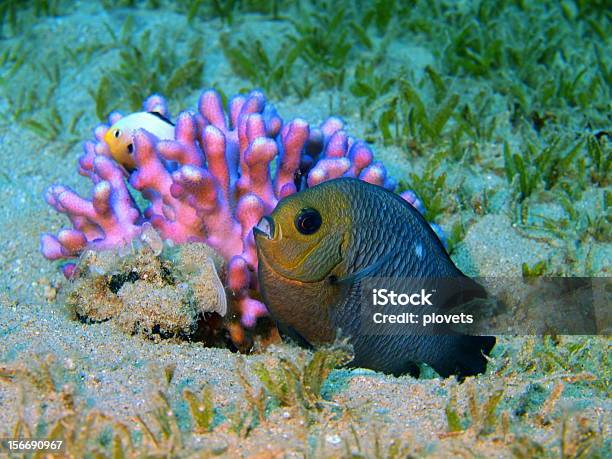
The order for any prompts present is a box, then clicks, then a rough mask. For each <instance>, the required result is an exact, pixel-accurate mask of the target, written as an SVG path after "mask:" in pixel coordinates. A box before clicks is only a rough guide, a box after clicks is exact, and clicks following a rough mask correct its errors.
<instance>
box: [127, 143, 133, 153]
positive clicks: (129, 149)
mask: <svg viewBox="0 0 612 459" xmlns="http://www.w3.org/2000/svg"><path fill="white" fill-rule="evenodd" d="M127 149H128V151H129V152H130V153H134V144H133V143H130V144H129V145H128V146H127Z"/></svg>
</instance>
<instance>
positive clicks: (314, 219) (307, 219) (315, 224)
mask: <svg viewBox="0 0 612 459" xmlns="http://www.w3.org/2000/svg"><path fill="white" fill-rule="evenodd" d="M321 223H323V220H322V218H321V214H320V213H319V212H318V211H317V210H315V209H312V208H306V209H302V210H300V212H299V213H298V214H297V216H296V217H295V227H296V229H297V230H298V231H299V232H300V233H302V234H313V233H316V232H317V231H318V229H319V228H320V227H321Z"/></svg>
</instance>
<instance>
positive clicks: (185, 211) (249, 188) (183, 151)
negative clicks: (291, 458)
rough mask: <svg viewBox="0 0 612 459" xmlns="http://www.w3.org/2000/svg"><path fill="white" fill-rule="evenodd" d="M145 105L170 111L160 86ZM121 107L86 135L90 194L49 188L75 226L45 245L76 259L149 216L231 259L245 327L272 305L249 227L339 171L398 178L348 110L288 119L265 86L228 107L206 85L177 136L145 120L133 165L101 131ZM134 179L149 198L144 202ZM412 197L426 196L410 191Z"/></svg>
mask: <svg viewBox="0 0 612 459" xmlns="http://www.w3.org/2000/svg"><path fill="white" fill-rule="evenodd" d="M144 109H145V110H146V111H157V112H159V113H161V114H163V115H164V116H168V115H169V114H168V109H167V104H166V102H165V100H164V99H163V98H162V97H161V96H159V95H153V96H151V97H149V98H148V99H147V101H145V103H144ZM120 117H121V115H120V114H118V113H112V114H111V115H110V117H109V125H100V126H98V127H97V128H96V129H95V131H94V134H95V138H96V140H94V141H89V142H86V143H85V145H84V154H83V155H82V156H81V158H80V160H79V172H80V173H81V174H82V175H85V176H88V177H89V178H90V179H91V180H92V182H93V183H94V189H93V197H92V199H91V200H90V201H89V200H85V199H83V198H81V197H79V196H78V195H77V194H76V193H75V192H74V191H72V190H70V189H69V188H67V187H64V186H61V185H55V186H52V187H50V188H49V190H48V192H47V196H46V198H47V202H48V203H49V204H50V205H51V206H53V207H54V208H55V209H56V210H57V211H59V212H62V213H65V214H66V215H67V216H68V217H69V219H70V221H71V222H72V225H73V228H71V229H64V230H62V231H60V232H59V233H58V235H57V236H54V235H51V234H43V236H42V238H41V250H42V253H43V255H44V256H45V257H46V258H48V259H51V260H56V259H70V258H74V257H77V256H78V255H79V254H80V253H81V252H82V251H83V250H85V249H94V250H104V249H109V248H115V247H121V246H126V245H129V244H131V243H132V241H133V240H134V239H135V238H137V237H139V235H140V234H141V233H142V231H143V228H144V225H148V224H150V225H152V226H153V227H154V228H155V229H156V230H157V231H158V232H159V233H160V234H161V236H162V237H163V238H164V239H166V240H170V241H172V242H174V243H185V242H189V241H203V242H205V243H207V244H209V245H210V246H211V247H213V248H215V249H216V250H217V251H218V252H219V253H220V254H221V255H222V256H223V257H224V258H225V259H226V260H227V269H226V273H225V283H226V285H227V286H228V288H229V290H230V291H231V294H232V296H233V299H234V304H235V305H237V308H238V311H239V313H240V317H241V322H242V324H243V325H245V326H247V327H251V326H253V325H254V324H255V322H256V320H257V318H258V317H260V316H262V315H265V314H266V308H265V306H264V305H263V304H262V303H261V302H259V301H258V300H257V299H255V298H253V297H252V296H251V292H253V291H256V290H257V277H256V275H255V273H256V271H257V256H256V250H255V244H254V240H253V233H252V229H253V226H255V225H256V224H257V222H258V221H259V219H260V218H261V217H262V216H263V215H265V214H267V213H269V212H271V211H272V210H273V209H274V207H275V206H276V203H277V202H278V200H279V199H281V198H282V197H284V196H287V195H290V194H292V193H295V192H296V191H299V190H301V189H304V188H306V187H309V186H314V185H316V184H317V183H320V182H323V181H326V180H330V179H334V178H337V177H341V176H349V177H358V178H361V179H363V180H365V181H368V182H370V183H374V184H378V185H381V186H385V187H386V188H388V189H393V188H395V183H394V182H393V180H392V179H391V178H390V177H388V176H387V173H386V170H385V168H384V166H383V165H382V164H381V163H379V162H374V161H373V155H372V151H371V150H370V148H369V147H368V146H367V145H366V144H365V143H364V142H362V141H360V140H356V139H354V138H353V137H351V136H349V135H348V134H347V133H346V131H345V130H344V123H343V122H342V120H341V119H339V118H337V117H331V118H329V119H328V120H327V121H325V122H324V123H323V124H322V125H321V126H319V127H312V126H309V124H308V123H307V122H306V121H304V120H302V119H294V120H293V121H290V122H289V123H286V124H283V121H282V120H281V118H280V117H279V116H278V114H277V113H276V110H275V109H274V107H273V106H272V105H270V104H269V103H267V102H266V99H265V97H264V95H263V94H262V93H261V92H259V91H253V92H251V93H250V94H248V95H238V96H236V97H234V98H233V99H232V100H231V101H230V102H229V104H228V112H227V114H226V113H225V112H224V110H223V107H222V103H221V97H220V96H219V94H218V93H217V92H216V91H214V90H209V91H205V92H203V93H202V95H201V96H200V99H199V102H198V111H197V112H195V113H194V112H189V111H184V112H182V113H180V114H179V115H178V117H177V119H176V127H175V139H174V140H159V139H157V138H156V137H155V136H154V135H152V134H151V133H149V132H147V131H146V130H144V129H139V130H138V131H136V133H135V134H134V139H133V143H134V152H133V155H134V160H135V162H136V165H137V167H136V169H135V170H134V171H133V172H131V173H128V172H127V171H126V170H125V169H124V168H123V167H122V166H120V165H119V164H118V163H116V162H115V161H114V160H113V159H112V158H111V157H110V154H109V150H108V147H107V145H106V144H105V143H104V141H103V140H102V139H103V137H104V134H105V133H106V131H107V130H108V128H109V127H110V125H112V124H114V123H115V122H116V121H117V120H118V119H120ZM128 183H129V185H131V187H133V188H134V189H136V190H138V191H139V192H140V193H141V194H142V196H143V197H144V198H145V199H146V200H147V201H148V202H149V206H148V207H147V208H146V209H144V211H141V210H140V209H139V208H138V206H137V205H136V202H135V200H134V199H133V197H132V195H131V194H130V190H129V187H128V185H127V184H128ZM406 198H407V200H408V201H409V202H414V203H417V202H420V201H418V198H417V197H416V196H413V195H410V194H408V195H406ZM415 200H416V201H415ZM415 207H417V208H418V207H419V205H418V204H417V205H416V206H415ZM420 207H421V208H422V204H421V206H420ZM419 210H421V209H419ZM73 272H74V264H72V263H69V264H67V265H64V273H65V274H66V275H67V276H71V275H72V274H73Z"/></svg>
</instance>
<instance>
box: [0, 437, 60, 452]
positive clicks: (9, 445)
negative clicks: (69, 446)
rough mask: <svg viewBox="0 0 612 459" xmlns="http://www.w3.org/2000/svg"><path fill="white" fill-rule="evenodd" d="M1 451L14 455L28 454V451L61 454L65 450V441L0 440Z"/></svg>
mask: <svg viewBox="0 0 612 459" xmlns="http://www.w3.org/2000/svg"><path fill="white" fill-rule="evenodd" d="M0 445H1V446H2V447H1V448H0V450H4V451H5V452H12V453H26V452H28V451H32V452H33V451H48V452H60V451H62V449H63V446H64V441H63V440H42V439H33V438H28V439H25V438H3V439H1V440H0Z"/></svg>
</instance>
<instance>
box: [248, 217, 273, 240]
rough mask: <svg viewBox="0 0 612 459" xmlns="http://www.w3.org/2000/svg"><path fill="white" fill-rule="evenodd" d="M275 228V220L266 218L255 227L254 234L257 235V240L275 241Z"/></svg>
mask: <svg viewBox="0 0 612 459" xmlns="http://www.w3.org/2000/svg"><path fill="white" fill-rule="evenodd" d="M275 227H276V225H275V224H274V220H273V219H272V217H269V216H267V215H266V216H264V217H261V219H260V220H259V222H258V223H257V225H255V226H254V227H253V234H254V235H255V240H257V239H259V238H265V239H268V240H271V239H274V236H275Z"/></svg>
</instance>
